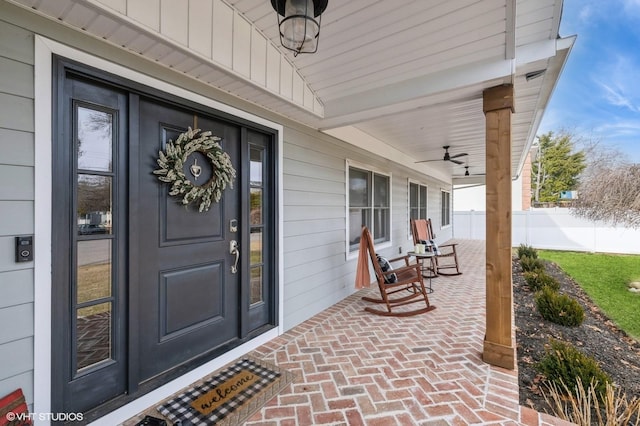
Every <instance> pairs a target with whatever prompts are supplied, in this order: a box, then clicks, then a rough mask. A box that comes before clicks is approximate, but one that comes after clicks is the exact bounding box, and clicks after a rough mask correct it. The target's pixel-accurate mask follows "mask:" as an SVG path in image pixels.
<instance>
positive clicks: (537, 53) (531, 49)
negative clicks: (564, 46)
mask: <svg viewBox="0 0 640 426" xmlns="http://www.w3.org/2000/svg"><path fill="white" fill-rule="evenodd" d="M557 44H558V43H557V40H542V41H538V42H535V43H531V44H525V45H523V46H519V47H518V49H517V50H516V66H522V65H526V64H530V63H532V62H537V61H540V60H544V59H549V58H552V57H554V56H555V55H556V53H557V51H558V47H557Z"/></svg>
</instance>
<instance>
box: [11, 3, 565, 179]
mask: <svg viewBox="0 0 640 426" xmlns="http://www.w3.org/2000/svg"><path fill="white" fill-rule="evenodd" d="M8 1H10V2H12V3H14V4H18V5H20V6H23V7H25V8H28V9H29V10H31V11H33V12H35V13H38V14H41V15H44V16H46V17H48V18H51V19H55V20H56V21H58V22H62V23H64V24H66V25H68V26H72V27H74V28H77V29H79V30H82V31H83V32H85V33H88V34H91V35H93V36H95V37H98V38H100V39H102V40H106V41H107V42H110V43H113V44H116V45H118V46H119V47H122V48H125V49H128V50H131V51H134V52H136V53H139V54H141V55H142V56H145V57H147V58H149V59H150V60H153V61H155V62H157V63H160V64H163V65H165V66H168V67H171V68H174V69H176V70H177V71H180V72H182V73H185V74H187V75H190V76H192V77H194V78H196V79H198V80H201V81H203V82H205V83H207V84H210V85H212V86H215V87H218V88H220V89H222V90H224V91H226V92H229V93H231V94H234V95H236V96H238V97H240V98H243V99H246V100H248V101H250V102H252V103H255V104H258V105H260V106H262V107H265V108H267V109H269V110H272V111H275V112H277V113H279V114H282V115H284V116H287V117H289V118H291V119H293V120H295V121H298V122H301V123H304V124H306V125H309V126H311V127H313V128H316V129H319V130H323V131H326V132H327V133H330V134H332V135H334V136H337V137H340V138H342V139H345V140H346V141H347V142H352V143H359V144H360V145H362V142H361V141H357V140H355V139H358V138H360V139H361V137H362V136H366V137H367V138H371V140H372V141H375V142H376V143H379V142H382V143H384V144H387V145H390V146H392V147H393V148H395V149H396V150H397V151H398V152H399V154H401V157H402V158H404V159H408V161H407V162H412V160H413V161H419V160H427V159H439V158H442V156H443V149H442V146H444V145H450V146H451V148H450V152H451V154H452V155H454V154H456V153H460V152H466V153H468V154H469V156H468V157H463V158H462V159H463V160H464V161H465V164H466V165H468V166H469V167H470V171H471V173H473V174H482V173H484V171H485V155H484V152H485V148H484V146H485V144H484V139H485V125H484V115H483V113H482V91H483V90H484V89H486V88H489V87H493V86H496V85H499V84H514V91H515V96H516V99H515V115H514V117H513V159H512V164H513V176H514V177H515V176H516V175H517V174H518V173H519V172H520V168H521V165H522V163H523V161H524V156H525V155H526V153H527V152H528V148H529V146H530V144H531V143H532V141H533V139H534V137H535V134H536V132H537V129H538V125H539V123H540V120H541V118H542V114H543V112H544V110H545V108H546V106H547V103H548V100H549V98H550V96H551V92H552V90H553V87H554V86H555V84H556V81H557V79H558V78H559V75H560V72H561V70H562V67H563V65H564V63H565V61H566V59H567V56H568V53H569V51H570V49H571V46H572V44H573V39H559V38H558V28H559V23H560V16H561V10H562V0H483V1H477V0H394V1H381V0H350V1H338V0H330V1H329V6H328V8H327V10H326V12H325V13H324V14H323V16H322V30H321V35H320V43H319V48H318V52H317V53H315V54H312V55H304V54H301V55H299V56H297V57H293V55H292V54H291V53H290V52H288V51H285V50H284V49H281V47H280V41H279V35H278V28H277V22H276V16H275V12H274V11H273V9H272V7H271V2H270V1H269V0H190V1H189V2H188V3H187V2H184V3H183V2H168V3H170V4H171V5H169V6H168V5H167V2H161V1H160V0H56V1H55V2H52V1H43V0H8ZM180 4H182V6H179V5H180ZM176 5H177V6H176ZM216 11H218V12H217V13H216ZM199 12H202V13H199ZM222 12H224V13H222ZM207 14H208V15H209V16H210V17H211V19H210V20H208V22H210V23H211V25H212V26H214V24H216V23H217V24H218V25H217V26H216V27H215V28H213V29H209V31H208V32H206V31H205V32H204V34H207V35H208V38H209V40H208V44H207V40H206V37H205V39H202V38H201V37H200V36H199V35H198V34H196V33H195V31H196V30H195V29H194V27H195V26H194V25H193V24H194V23H195V20H196V19H197V20H202V19H203V18H202V16H199V15H205V16H206V15H207ZM222 17H228V18H229V19H231V20H232V22H233V25H232V24H230V23H227V24H228V25H227V24H225V22H224V21H223V20H221V19H222ZM181 20H183V21H185V22H183V23H181ZM206 20H207V19H205V21H206ZM205 21H200V22H205ZM224 26H226V27H229V31H230V32H231V34H228V38H229V40H231V41H230V42H229V43H230V46H231V47H230V49H232V53H230V54H229V55H227V56H225V51H224V50H221V49H220V48H219V47H218V48H217V47H216V43H217V38H216V37H217V36H220V35H221V34H218V33H217V32H219V31H222V30H224V29H223V28H222V29H221V27H224ZM245 27H246V28H248V30H247V31H249V32H248V33H246V34H249V36H248V39H247V38H246V37H244V38H243V37H241V36H239V34H240V31H245V30H244V29H243V28H245ZM197 31H199V32H200V34H202V33H203V29H202V27H201V26H200V28H198V29H197ZM219 38H220V37H218V39H219ZM203 40H204V41H203ZM247 40H248V42H247ZM242 43H245V45H244V46H243V49H245V53H244V56H247V57H248V58H246V64H245V61H244V60H243V57H241V56H239V55H238V54H237V53H236V52H237V51H240V52H242V50H240V45H241V44H242ZM263 44H264V47H263ZM216 48H217V49H218V50H217V51H216ZM234 55H235V56H234ZM274 55H277V56H274ZM225 58H227V59H225ZM260 61H262V65H260ZM274 64H275V65H274ZM272 66H277V67H278V68H277V69H278V70H279V79H280V80H279V81H278V80H277V78H274V76H273V75H270V71H269V70H270V69H271V68H269V67H272ZM289 68H291V69H289ZM542 70H545V73H544V74H542V75H541V76H540V77H539V78H535V79H529V80H528V81H527V78H526V76H527V74H529V73H532V72H536V71H542ZM284 71H286V72H287V73H288V74H283V72H284ZM410 166H411V167H413V168H417V169H418V170H422V171H424V172H427V173H432V174H435V175H436V176H439V177H441V178H445V179H448V178H450V177H452V176H455V175H462V174H463V173H464V167H463V166H456V165H454V164H453V163H450V162H446V163H445V162H442V161H438V162H429V163H421V164H418V165H416V164H411V165H410Z"/></svg>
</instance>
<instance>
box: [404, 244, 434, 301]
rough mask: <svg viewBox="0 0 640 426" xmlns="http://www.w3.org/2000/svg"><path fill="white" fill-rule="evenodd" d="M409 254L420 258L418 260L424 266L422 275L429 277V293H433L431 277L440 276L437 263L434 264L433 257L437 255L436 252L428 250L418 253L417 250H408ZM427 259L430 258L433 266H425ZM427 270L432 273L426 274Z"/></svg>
mask: <svg viewBox="0 0 640 426" xmlns="http://www.w3.org/2000/svg"><path fill="white" fill-rule="evenodd" d="M407 255H409V256H414V257H415V258H416V259H417V260H418V262H420V264H421V267H422V276H423V277H425V278H429V287H427V293H429V294H431V293H433V288H432V287H431V279H432V278H435V277H437V276H438V274H437V273H436V272H435V271H436V269H435V265H434V264H433V259H434V258H435V257H436V254H435V253H434V252H432V251H428V252H426V253H416V252H415V251H408V252H407ZM427 259H428V260H429V263H430V264H431V266H424V262H425V260H427ZM425 271H428V272H430V273H429V274H428V275H425V274H424V272H425Z"/></svg>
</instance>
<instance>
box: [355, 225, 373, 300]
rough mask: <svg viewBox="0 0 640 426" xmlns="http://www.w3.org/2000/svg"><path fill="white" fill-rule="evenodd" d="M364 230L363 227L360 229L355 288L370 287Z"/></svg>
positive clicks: (367, 252)
mask: <svg viewBox="0 0 640 426" xmlns="http://www.w3.org/2000/svg"><path fill="white" fill-rule="evenodd" d="M365 229H366V228H365V227H362V235H360V250H359V251H358V264H357V266H356V288H365V287H370V286H371V277H370V275H369V250H368V249H367V241H366V239H367V238H366V235H365V232H364V230H365Z"/></svg>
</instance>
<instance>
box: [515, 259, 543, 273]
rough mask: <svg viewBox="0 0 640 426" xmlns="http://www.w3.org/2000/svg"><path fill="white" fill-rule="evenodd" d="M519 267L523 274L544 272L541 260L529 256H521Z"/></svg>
mask: <svg viewBox="0 0 640 426" xmlns="http://www.w3.org/2000/svg"><path fill="white" fill-rule="evenodd" d="M520 267H521V268H522V271H523V272H527V271H544V263H542V260H540V259H536V258H534V257H529V256H523V257H521V258H520Z"/></svg>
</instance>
